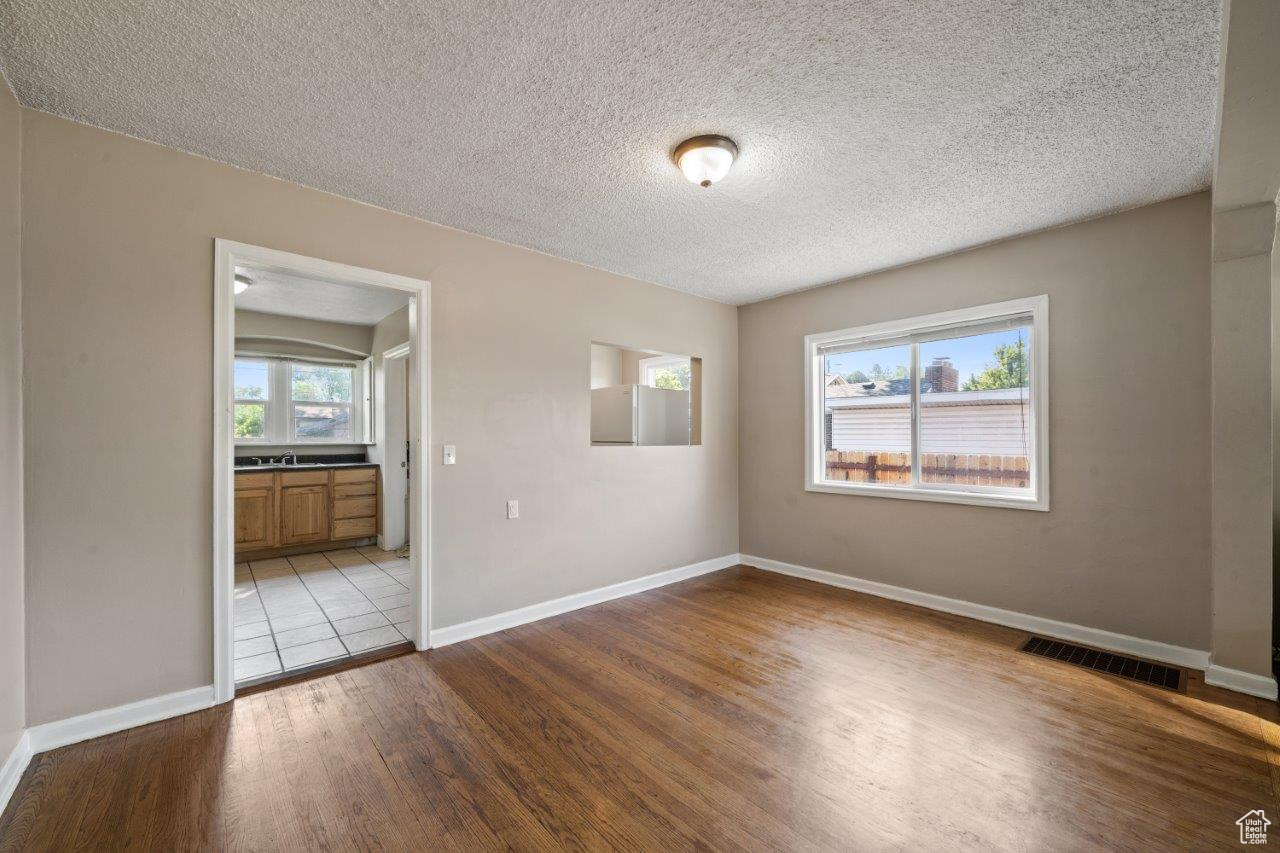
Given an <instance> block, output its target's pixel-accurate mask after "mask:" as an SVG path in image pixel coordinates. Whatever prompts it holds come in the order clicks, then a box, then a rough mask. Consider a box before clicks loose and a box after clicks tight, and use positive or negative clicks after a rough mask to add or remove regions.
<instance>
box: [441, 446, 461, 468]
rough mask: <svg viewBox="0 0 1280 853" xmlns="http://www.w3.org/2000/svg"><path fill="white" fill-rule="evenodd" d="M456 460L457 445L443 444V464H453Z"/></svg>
mask: <svg viewBox="0 0 1280 853" xmlns="http://www.w3.org/2000/svg"><path fill="white" fill-rule="evenodd" d="M457 461H458V448H457V446H456V445H453V444H446V445H445V446H444V464H445V465H453V464H455V463H457Z"/></svg>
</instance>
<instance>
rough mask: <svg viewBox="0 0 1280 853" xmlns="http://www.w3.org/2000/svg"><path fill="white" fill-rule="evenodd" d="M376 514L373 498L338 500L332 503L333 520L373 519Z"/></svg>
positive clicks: (375, 503) (376, 505)
mask: <svg viewBox="0 0 1280 853" xmlns="http://www.w3.org/2000/svg"><path fill="white" fill-rule="evenodd" d="M377 514H378V499H377V498H375V497H363V498H338V499H337V500H335V501H334V502H333V518H334V520H335V521H336V520H338V519H340V518H373V517H374V516H376V515H377Z"/></svg>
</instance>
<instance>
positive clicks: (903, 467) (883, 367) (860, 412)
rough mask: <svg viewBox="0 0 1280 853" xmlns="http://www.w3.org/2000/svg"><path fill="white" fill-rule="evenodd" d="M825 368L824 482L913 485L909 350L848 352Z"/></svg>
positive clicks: (827, 358) (830, 358)
mask: <svg viewBox="0 0 1280 853" xmlns="http://www.w3.org/2000/svg"><path fill="white" fill-rule="evenodd" d="M823 362H824V363H825V365H826V392H825V409H824V414H825V415H826V416H829V418H830V429H829V431H828V430H826V429H825V428H824V438H825V439H826V445H827V446H826V479H827V480H835V481H849V480H851V481H854V482H859V483H876V484H879V485H887V486H909V485H911V347H909V346H892V347H880V348H879V349H868V350H858V351H856V352H844V353H840V354H838V355H828V356H825V357H824V359H823ZM824 421H825V418H824ZM826 426H827V424H826V423H824V427H826Z"/></svg>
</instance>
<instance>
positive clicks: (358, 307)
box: [236, 267, 409, 326]
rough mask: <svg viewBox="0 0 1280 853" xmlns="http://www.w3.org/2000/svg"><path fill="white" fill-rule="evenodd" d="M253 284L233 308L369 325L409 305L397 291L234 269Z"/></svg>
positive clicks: (402, 294) (272, 272) (240, 268)
mask: <svg viewBox="0 0 1280 853" xmlns="http://www.w3.org/2000/svg"><path fill="white" fill-rule="evenodd" d="M236 272H237V273H239V274H242V275H246V276H248V277H249V278H250V279H251V280H252V281H253V284H252V285H251V286H250V287H249V289H248V290H246V291H245V292H244V293H241V294H239V295H238V296H236V308H239V309H241V310H243V311H258V312H261V313H263V314H282V315H284V316H286V317H303V318H305V319H307V320H328V321H329V322H331V323H351V324H353V325H357V326H372V325H374V324H376V323H377V322H378V321H379V320H381V319H382V318H384V317H386V316H387V315H388V314H390V313H392V312H393V311H397V310H399V309H401V308H403V307H404V306H406V305H408V304H409V297H408V296H407V295H406V294H404V293H401V292H400V291H397V290H387V289H385V288H381V287H367V286H365V285H360V284H344V283H342V282H337V281H325V280H323V279H313V278H304V277H302V276H297V275H290V274H288V273H282V272H274V271H270V270H256V269H245V268H243V267H236Z"/></svg>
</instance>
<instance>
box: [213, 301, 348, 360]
mask: <svg viewBox="0 0 1280 853" xmlns="http://www.w3.org/2000/svg"><path fill="white" fill-rule="evenodd" d="M280 338H283V339H284V340H275V339H280ZM297 341H309V342H312V343H314V344H322V345H325V346H331V347H341V348H343V349H347V350H355V351H356V352H358V353H360V354H361V355H366V356H367V355H369V354H370V353H371V352H373V349H372V347H373V326H357V325H354V324H351V323H330V322H327V321H325V320H308V319H306V318H303V317H285V316H282V315H279V314H263V313H261V312H259V311H237V312H236V346H237V347H240V346H244V347H246V348H255V349H261V350H263V351H264V352H266V351H271V352H276V351H280V350H278V349H271V350H268V346H269V345H275V346H277V347H284V348H290V347H291V344H292V342H297ZM291 351H296V354H298V355H306V354H309V352H310V350H308V349H305V348H303V347H300V346H298V345H296V344H293V345H292V350H291ZM329 355H332V353H329Z"/></svg>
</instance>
